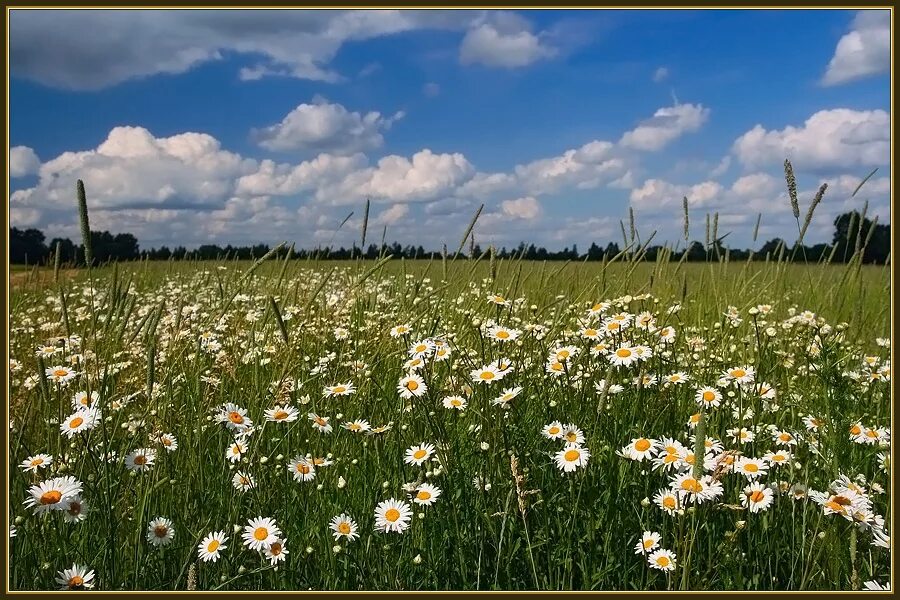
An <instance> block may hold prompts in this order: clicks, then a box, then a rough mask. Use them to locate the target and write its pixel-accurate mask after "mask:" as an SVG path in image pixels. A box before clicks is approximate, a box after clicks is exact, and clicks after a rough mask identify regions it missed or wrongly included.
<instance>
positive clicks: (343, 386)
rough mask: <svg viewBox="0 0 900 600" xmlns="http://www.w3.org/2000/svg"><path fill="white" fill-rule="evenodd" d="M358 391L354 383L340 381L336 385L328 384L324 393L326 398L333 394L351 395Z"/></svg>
mask: <svg viewBox="0 0 900 600" xmlns="http://www.w3.org/2000/svg"><path fill="white" fill-rule="evenodd" d="M354 392H356V388H355V387H354V386H353V383H351V382H347V383H338V384H336V385H326V386H325V390H324V392H323V393H324V394H325V397H326V398H331V397H332V396H349V395H350V394H352V393H354Z"/></svg>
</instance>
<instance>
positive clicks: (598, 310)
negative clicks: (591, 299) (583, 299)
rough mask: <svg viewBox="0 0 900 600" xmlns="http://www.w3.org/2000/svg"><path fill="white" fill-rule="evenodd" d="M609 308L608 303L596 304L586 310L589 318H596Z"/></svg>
mask: <svg viewBox="0 0 900 600" xmlns="http://www.w3.org/2000/svg"><path fill="white" fill-rule="evenodd" d="M608 308H609V302H597V303H596V304H594V305H593V306H592V307H590V308H589V309H588V310H587V314H588V316H589V317H596V316H597V315H600V314H602V313H603V312H604V311H605V310H606V309H608Z"/></svg>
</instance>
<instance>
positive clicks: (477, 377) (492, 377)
mask: <svg viewBox="0 0 900 600" xmlns="http://www.w3.org/2000/svg"><path fill="white" fill-rule="evenodd" d="M469 375H471V376H472V381H474V382H475V383H478V382H483V383H487V384H489V385H490V384H491V383H493V382H494V381H499V380H500V379H502V378H503V375H502V374H501V373H500V370H499V369H497V368H496V367H494V366H493V365H485V366H483V367H481V368H480V369H475V370H473V371H471V372H470V373H469Z"/></svg>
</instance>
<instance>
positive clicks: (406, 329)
mask: <svg viewBox="0 0 900 600" xmlns="http://www.w3.org/2000/svg"><path fill="white" fill-rule="evenodd" d="M411 332H412V329H411V328H410V326H409V325H408V324H405V325H396V326H394V327H391V331H390V335H391V337H392V338H398V337H400V336H401V335H408V334H409V333H411Z"/></svg>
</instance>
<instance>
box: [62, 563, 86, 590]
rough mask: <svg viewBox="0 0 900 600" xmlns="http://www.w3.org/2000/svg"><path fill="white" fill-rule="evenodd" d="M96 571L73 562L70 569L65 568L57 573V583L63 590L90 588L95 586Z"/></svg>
mask: <svg viewBox="0 0 900 600" xmlns="http://www.w3.org/2000/svg"><path fill="white" fill-rule="evenodd" d="M93 582H94V571H93V570H91V571H88V568H87V567H82V566H79V565H77V564H73V565H72V567H71V568H69V569H63V570H62V571H59V572H58V573H57V575H56V583H58V584H59V585H60V586H61V587H60V589H61V590H89V589H91V588H92V587H94V583H93Z"/></svg>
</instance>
